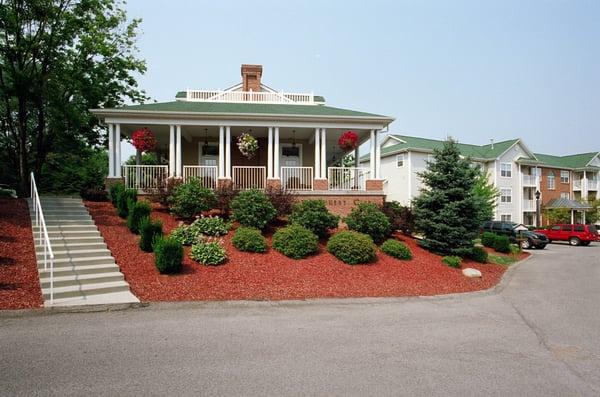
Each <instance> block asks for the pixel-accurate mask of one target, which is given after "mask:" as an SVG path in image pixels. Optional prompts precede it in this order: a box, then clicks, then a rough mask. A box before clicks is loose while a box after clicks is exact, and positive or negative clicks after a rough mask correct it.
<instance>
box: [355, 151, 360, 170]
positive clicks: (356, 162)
mask: <svg viewBox="0 0 600 397" xmlns="http://www.w3.org/2000/svg"><path fill="white" fill-rule="evenodd" d="M354 167H355V168H358V167H360V162H359V161H358V147H357V148H356V149H354Z"/></svg>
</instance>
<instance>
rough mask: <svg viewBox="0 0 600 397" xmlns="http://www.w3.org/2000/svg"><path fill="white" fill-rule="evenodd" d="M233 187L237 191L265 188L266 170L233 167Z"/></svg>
mask: <svg viewBox="0 0 600 397" xmlns="http://www.w3.org/2000/svg"><path fill="white" fill-rule="evenodd" d="M232 168H233V187H234V188H235V189H239V190H247V189H260V190H263V189H264V188H265V184H266V180H267V168H266V167H256V166H233V167H232Z"/></svg>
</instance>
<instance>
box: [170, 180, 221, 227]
mask: <svg viewBox="0 0 600 397" xmlns="http://www.w3.org/2000/svg"><path fill="white" fill-rule="evenodd" d="M167 202H168V203H169V206H170V208H171V212H172V213H173V214H174V215H176V216H178V217H180V218H192V217H194V216H195V215H197V214H199V213H200V212H202V211H208V210H209V209H211V208H213V207H214V206H215V205H216V204H217V198H216V196H215V194H214V193H213V192H212V191H211V190H210V189H208V188H206V187H204V186H203V185H202V183H201V182H200V180H199V179H198V178H192V179H190V180H189V181H187V182H185V183H182V184H181V185H178V186H177V187H175V189H173V194H172V195H171V196H170V197H169V198H168V199H167Z"/></svg>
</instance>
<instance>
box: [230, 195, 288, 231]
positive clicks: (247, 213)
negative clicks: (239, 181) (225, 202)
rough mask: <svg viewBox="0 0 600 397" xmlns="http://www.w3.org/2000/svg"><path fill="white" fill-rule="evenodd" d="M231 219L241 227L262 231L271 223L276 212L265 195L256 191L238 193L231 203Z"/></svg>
mask: <svg viewBox="0 0 600 397" xmlns="http://www.w3.org/2000/svg"><path fill="white" fill-rule="evenodd" d="M231 209H232V212H233V219H235V220H236V221H238V222H239V223H240V224H241V225H243V226H249V227H255V228H257V229H261V230H262V229H264V228H265V227H266V226H267V225H268V224H269V222H271V221H272V220H273V219H274V218H275V215H276V214H277V210H276V209H275V207H273V204H271V202H270V201H269V198H268V197H267V195H266V194H264V193H263V192H261V191H260V190H257V189H251V190H245V191H243V192H240V193H239V194H238V195H237V196H236V197H235V198H234V199H233V201H232V202H231Z"/></svg>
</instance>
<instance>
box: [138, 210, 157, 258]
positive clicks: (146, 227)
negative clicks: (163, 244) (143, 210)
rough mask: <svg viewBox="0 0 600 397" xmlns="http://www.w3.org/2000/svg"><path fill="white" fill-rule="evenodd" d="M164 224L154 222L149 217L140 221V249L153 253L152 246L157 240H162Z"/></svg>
mask: <svg viewBox="0 0 600 397" xmlns="http://www.w3.org/2000/svg"><path fill="white" fill-rule="evenodd" d="M162 235H163V231H162V222H161V221H158V220H157V221H152V219H150V217H149V216H147V217H144V218H142V220H141V221H140V244H139V245H140V248H141V249H142V251H146V252H152V249H153V248H152V246H153V245H154V242H155V241H156V240H157V239H160V238H162Z"/></svg>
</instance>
